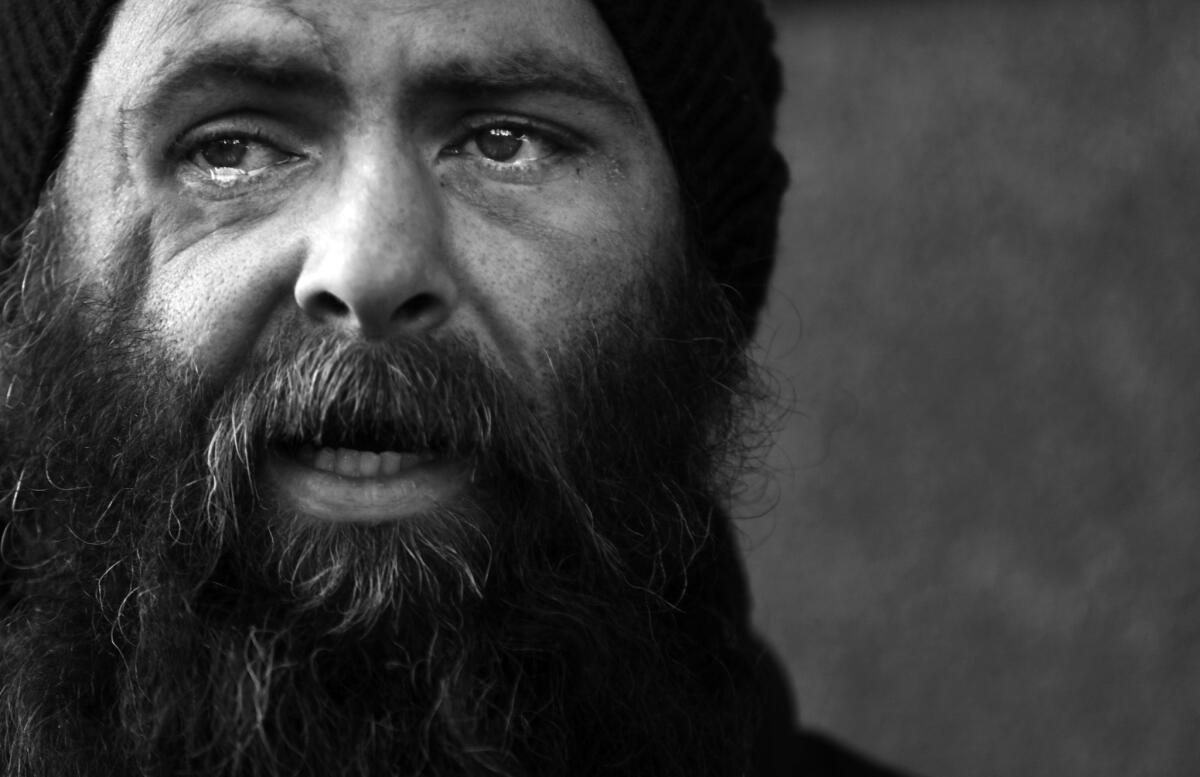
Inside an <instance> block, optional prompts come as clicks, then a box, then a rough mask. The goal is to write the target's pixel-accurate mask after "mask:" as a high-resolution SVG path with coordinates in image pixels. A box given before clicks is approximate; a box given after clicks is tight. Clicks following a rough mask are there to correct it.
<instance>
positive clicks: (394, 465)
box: [379, 451, 404, 478]
mask: <svg viewBox="0 0 1200 777" xmlns="http://www.w3.org/2000/svg"><path fill="white" fill-rule="evenodd" d="M402 469H404V457H403V456H401V455H400V454H399V453H392V452H391V451H384V452H383V453H381V454H379V474H380V475H383V476H384V477H385V478H390V477H391V476H393V475H399V474H400V470H402Z"/></svg>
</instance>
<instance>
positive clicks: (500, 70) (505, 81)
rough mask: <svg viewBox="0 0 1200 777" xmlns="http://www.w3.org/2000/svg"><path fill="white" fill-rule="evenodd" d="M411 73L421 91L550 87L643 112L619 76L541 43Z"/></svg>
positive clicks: (474, 93)
mask: <svg viewBox="0 0 1200 777" xmlns="http://www.w3.org/2000/svg"><path fill="white" fill-rule="evenodd" d="M414 75H415V79H414V83H415V84H416V88H417V90H418V91H419V92H420V93H422V94H430V95H433V94H442V95H453V96H459V97H464V98H480V97H487V96H489V95H499V96H508V95H514V94H522V93H539V92H541V93H551V94H559V95H564V96H567V97H571V98H574V99H577V100H581V101H584V102H589V103H593V104H598V105H602V106H605V107H607V108H610V109H612V110H614V111H616V112H618V113H620V114H622V115H623V117H624V118H625V119H626V120H628V121H631V122H636V121H637V119H638V117H639V116H640V115H641V114H640V111H639V110H638V106H637V104H636V102H635V99H636V92H634V93H632V94H630V93H629V92H631V91H632V90H631V88H630V87H628V86H627V85H626V84H625V83H624V82H623V81H622V80H621V79H619V78H618V77H615V76H613V75H611V74H608V73H606V72H604V71H602V70H600V69H598V68H596V67H594V66H592V65H591V64H590V63H586V62H585V61H583V60H579V59H575V58H569V57H565V56H562V55H560V54H558V53H555V52H552V51H548V50H543V49H527V50H519V51H512V52H507V53H505V54H503V55H500V56H495V57H488V58H487V59H469V58H465V57H462V58H456V59H451V60H448V61H446V62H437V63H433V64H430V65H428V66H426V67H424V68H422V69H421V70H419V71H418V72H417V73H416V74H414Z"/></svg>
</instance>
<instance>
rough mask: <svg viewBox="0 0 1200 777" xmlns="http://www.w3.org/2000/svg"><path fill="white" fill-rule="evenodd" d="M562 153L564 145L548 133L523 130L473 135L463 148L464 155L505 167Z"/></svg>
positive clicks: (499, 129) (490, 130) (494, 129)
mask: <svg viewBox="0 0 1200 777" xmlns="http://www.w3.org/2000/svg"><path fill="white" fill-rule="evenodd" d="M560 150H561V146H560V144H558V143H556V142H555V141H553V140H551V139H550V138H548V137H547V136H546V135H545V133H542V132H538V131H535V130H531V129H526V128H521V127H486V128H484V129H481V130H477V131H475V132H473V133H472V134H471V135H470V136H469V137H468V138H467V140H466V142H464V143H463V144H462V146H461V153H466V154H474V155H478V156H481V157H483V158H484V159H487V160H490V161H492V162H496V163H498V164H505V165H519V164H525V163H531V162H538V161H541V160H543V159H546V158H548V157H552V156H554V155H555V154H556V153H558V152H559V151H560Z"/></svg>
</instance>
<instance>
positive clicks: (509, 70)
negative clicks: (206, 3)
mask: <svg viewBox="0 0 1200 777" xmlns="http://www.w3.org/2000/svg"><path fill="white" fill-rule="evenodd" d="M401 77H403V78H404V80H405V81H406V82H407V85H408V86H409V87H410V88H411V89H412V91H413V94H414V96H416V97H417V98H431V97H439V96H440V97H447V96H448V97H457V98H463V99H479V98H485V97H488V96H497V97H505V96H512V95H516V94H534V93H549V94H557V95H563V96H566V97H569V98H573V99H577V100H581V101H585V102H589V103H592V104H597V105H601V106H604V107H606V108H608V109H609V110H612V111H614V112H615V113H617V114H618V115H619V116H620V117H621V118H622V119H623V120H624V121H626V122H629V123H637V122H638V119H639V117H640V116H641V115H642V112H641V111H639V109H638V104H637V102H636V100H637V97H636V91H635V90H634V89H633V88H632V87H631V86H630V85H629V84H627V83H626V82H625V81H624V80H623V79H621V78H620V77H617V76H614V75H613V74H611V73H608V72H606V70H605V69H603V68H601V67H597V66H594V65H592V64H590V63H588V62H586V61H584V60H581V59H578V58H575V57H569V56H564V55H562V54H559V53H557V52H554V51H551V50H547V49H540V48H537V49H533V48H530V49H519V50H510V51H507V52H503V53H501V54H498V55H487V56H485V57H475V58H472V57H466V56H459V57H455V58H452V59H448V60H445V61H436V62H431V63H427V64H424V65H419V66H418V68H417V69H416V70H415V71H413V72H410V73H407V74H403V76H401V75H400V74H398V75H397V78H401ZM225 86H241V87H246V86H249V87H252V88H259V89H262V90H264V91H271V92H290V93H295V94H300V95H303V96H305V97H307V98H311V99H314V100H318V101H321V102H324V103H326V104H328V105H331V106H335V107H337V106H345V105H346V104H348V103H349V101H350V97H349V87H348V85H347V84H346V82H345V81H344V79H343V77H342V76H341V74H340V73H339V72H338V71H337V70H335V69H334V68H333V67H332V66H331V65H329V64H328V63H327V62H326V60H325V59H324V58H323V56H320V55H318V54H316V53H307V52H303V51H296V50H294V49H284V50H281V49H280V48H279V47H278V46H269V45H265V44H261V43H258V42H255V41H237V42H225V41H223V42H217V43H213V44H211V45H208V46H205V47H202V48H200V49H198V50H196V51H194V52H191V53H189V54H188V55H187V56H186V57H184V58H183V59H181V60H179V61H177V62H172V63H170V64H169V65H168V66H167V67H165V68H164V69H163V70H162V71H161V72H160V74H159V75H158V76H157V77H156V78H155V79H153V80H152V81H151V83H150V85H149V86H148V88H147V89H145V90H144V91H142V95H144V97H143V98H141V99H140V100H139V101H138V103H137V104H136V105H134V106H131V107H132V110H134V111H135V112H136V113H138V114H141V115H143V116H145V117H146V120H147V121H150V122H157V121H162V120H164V119H166V118H168V117H169V116H170V115H171V113H172V111H173V110H174V109H175V107H176V106H178V105H180V104H181V103H182V102H185V101H186V100H187V98H188V97H189V96H191V95H194V94H202V93H205V92H208V91H211V90H213V89H219V88H222V87H225Z"/></svg>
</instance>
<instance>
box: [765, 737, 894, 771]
mask: <svg viewBox="0 0 1200 777" xmlns="http://www.w3.org/2000/svg"><path fill="white" fill-rule="evenodd" d="M793 748H794V749H793V752H792V754H791V757H792V758H793V759H794V760H793V763H792V764H791V766H790V770H789V771H786V772H784V773H782V774H781V775H780V777H783V776H784V775H785V774H786V775H787V777H911V776H910V775H906V774H904V773H902V772H897V771H893V770H891V769H885V768H884V767H882V766H880V765H879V764H877V763H874V762H873V761H869V760H867V759H866V758H863V757H862V756H860V755H856V754H855V753H852V752H850V751H849V750H847V749H845V748H844V747H842V746H841V745H839V744H838V743H837V742H834V741H833V740H832V739H829V738H828V737H825V736H822V735H821V734H814V733H811V732H802V733H800V734H797V735H796V736H795V737H794V739H793Z"/></svg>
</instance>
